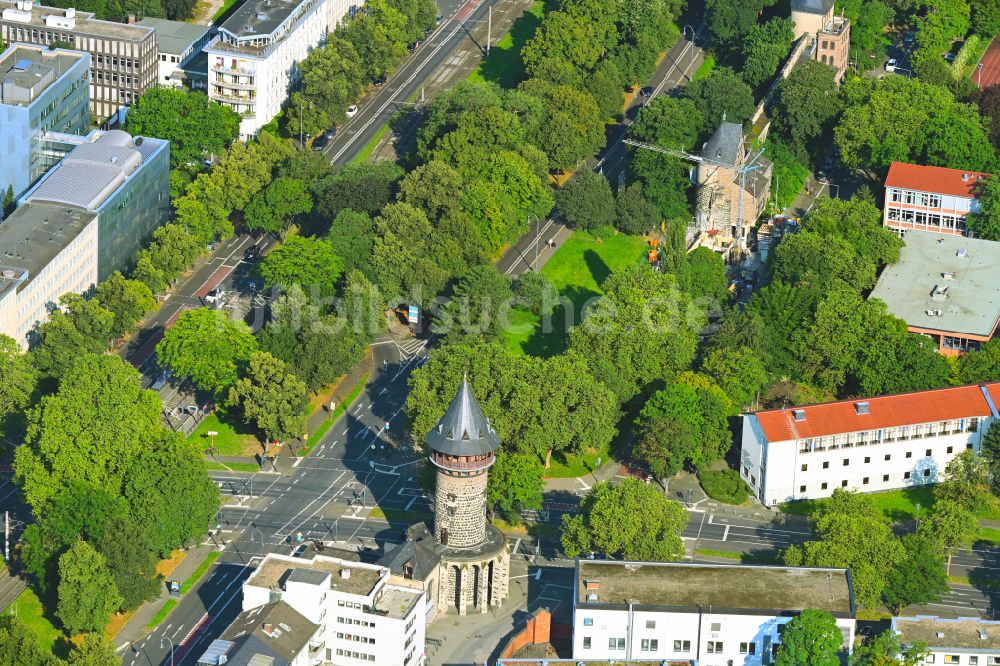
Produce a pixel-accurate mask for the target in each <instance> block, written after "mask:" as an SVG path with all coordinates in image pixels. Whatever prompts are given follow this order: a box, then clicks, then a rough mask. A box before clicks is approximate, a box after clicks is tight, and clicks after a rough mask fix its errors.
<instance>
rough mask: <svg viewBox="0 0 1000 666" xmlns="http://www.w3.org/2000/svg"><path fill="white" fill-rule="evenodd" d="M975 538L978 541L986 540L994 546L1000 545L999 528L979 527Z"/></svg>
mask: <svg viewBox="0 0 1000 666" xmlns="http://www.w3.org/2000/svg"><path fill="white" fill-rule="evenodd" d="M976 539H977V540H978V541H987V542H989V543H991V544H993V545H994V546H1000V530H998V529H997V528H995V527H980V528H979V533H978V534H977V535H976Z"/></svg>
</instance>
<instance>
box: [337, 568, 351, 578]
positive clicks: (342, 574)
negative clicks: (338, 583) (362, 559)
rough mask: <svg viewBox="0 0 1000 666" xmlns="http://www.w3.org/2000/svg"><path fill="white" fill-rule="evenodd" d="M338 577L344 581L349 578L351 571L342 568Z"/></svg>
mask: <svg viewBox="0 0 1000 666" xmlns="http://www.w3.org/2000/svg"><path fill="white" fill-rule="evenodd" d="M340 577H341V578H343V579H344V580H347V579H348V578H350V577H351V570H350V569H348V568H346V567H345V568H343V569H341V570H340Z"/></svg>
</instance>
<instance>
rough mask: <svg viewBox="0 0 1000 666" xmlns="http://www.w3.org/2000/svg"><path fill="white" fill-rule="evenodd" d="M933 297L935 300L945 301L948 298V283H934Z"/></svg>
mask: <svg viewBox="0 0 1000 666" xmlns="http://www.w3.org/2000/svg"><path fill="white" fill-rule="evenodd" d="M931 298H932V299H933V300H935V301H943V300H944V299H946V298H948V285H944V284H936V285H934V291H932V292H931Z"/></svg>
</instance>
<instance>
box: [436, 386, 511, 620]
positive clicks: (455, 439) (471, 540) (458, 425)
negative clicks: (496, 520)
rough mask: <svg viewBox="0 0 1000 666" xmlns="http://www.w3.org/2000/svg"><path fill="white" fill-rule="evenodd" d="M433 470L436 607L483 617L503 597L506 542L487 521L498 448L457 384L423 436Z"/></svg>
mask: <svg viewBox="0 0 1000 666" xmlns="http://www.w3.org/2000/svg"><path fill="white" fill-rule="evenodd" d="M427 448H428V449H429V451H430V460H431V462H432V463H433V464H434V466H435V467H436V468H437V489H436V491H435V493H434V539H435V541H436V542H437V544H438V546H439V547H440V548H441V549H442V562H441V577H440V594H439V595H438V598H437V602H438V607H439V608H440V609H442V610H444V609H445V608H447V607H455V608H457V610H458V612H459V613H460V614H462V615H464V614H465V613H466V612H467V609H468V607H470V606H471V607H473V608H475V609H476V610H478V611H479V612H482V613H485V612H486V611H487V609H488V608H489V607H490V606H498V605H500V603H501V602H502V601H503V599H505V598H506V596H507V585H508V578H509V575H510V553H509V552H508V550H507V541H506V539H504V537H503V535H502V534H500V532H499V530H497V529H496V528H495V527H493V526H492V525H491V524H490V523H489V521H488V520H487V519H486V482H487V478H488V470H489V468H490V466H491V465H493V463H494V462H495V461H496V451H497V449H498V448H500V438H499V437H498V436H497V433H496V431H495V430H494V429H493V426H491V425H490V422H489V420H488V419H487V418H486V417H485V416H484V415H483V412H482V410H481V409H480V408H479V404H478V403H477V402H476V399H475V397H473V395H472V389H470V388H469V383H468V382H467V381H465V380H463V381H462V386H461V387H460V388H459V390H458V394H457V395H456V396H455V398H454V399H453V400H452V401H451V405H450V406H449V407H448V411H447V412H445V415H444V416H443V417H442V418H441V420H440V421H438V423H437V425H436V426H435V427H434V429H433V430H432V431H431V432H430V433H428V434H427Z"/></svg>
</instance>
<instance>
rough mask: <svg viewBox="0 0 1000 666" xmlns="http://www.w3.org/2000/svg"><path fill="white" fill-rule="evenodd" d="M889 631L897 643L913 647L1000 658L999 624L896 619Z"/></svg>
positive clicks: (964, 619)
mask: <svg viewBox="0 0 1000 666" xmlns="http://www.w3.org/2000/svg"><path fill="white" fill-rule="evenodd" d="M892 628H893V629H894V630H895V631H896V632H897V633H898V634H899V642H900V643H902V644H903V645H913V644H914V643H916V642H918V641H919V642H921V643H926V644H927V645H928V646H930V647H931V648H957V649H966V650H976V651H977V652H994V653H997V654H1000V622H991V621H988V620H982V619H979V618H971V617H960V618H958V619H955V620H946V619H942V618H939V617H929V616H926V615H918V616H917V617H895V618H893V619H892Z"/></svg>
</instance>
